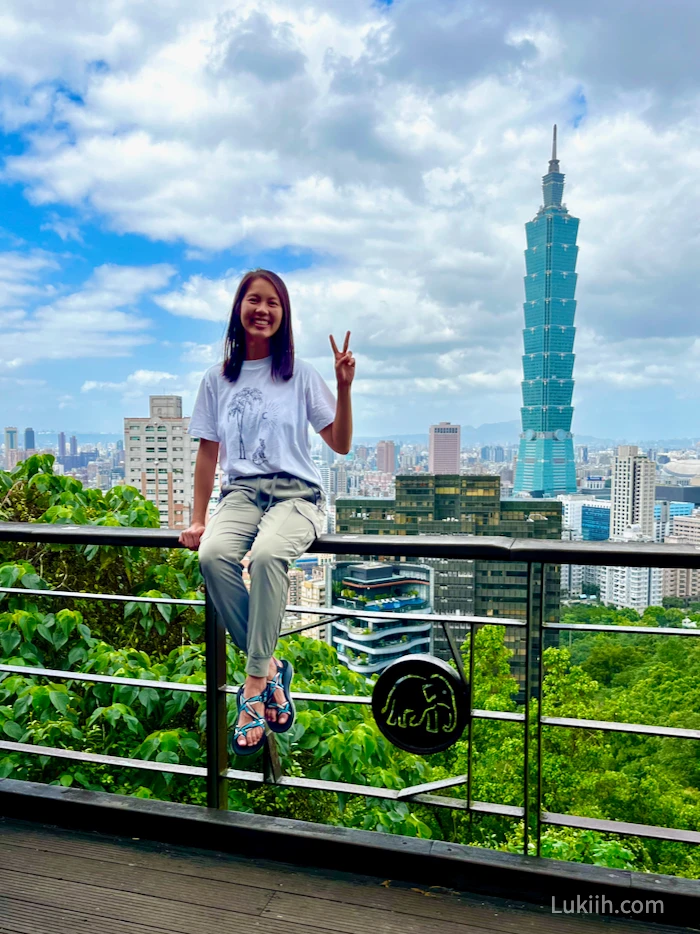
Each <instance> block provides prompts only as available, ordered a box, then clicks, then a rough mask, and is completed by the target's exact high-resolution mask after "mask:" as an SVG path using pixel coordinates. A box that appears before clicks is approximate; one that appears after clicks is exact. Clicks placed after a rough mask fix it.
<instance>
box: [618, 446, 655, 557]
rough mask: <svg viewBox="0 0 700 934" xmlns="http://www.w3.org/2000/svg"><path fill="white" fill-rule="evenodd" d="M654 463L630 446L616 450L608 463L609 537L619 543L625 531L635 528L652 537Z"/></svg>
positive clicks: (637, 449)
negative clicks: (609, 475) (609, 478)
mask: <svg viewBox="0 0 700 934" xmlns="http://www.w3.org/2000/svg"><path fill="white" fill-rule="evenodd" d="M655 495H656V464H655V463H654V461H650V460H649V458H648V457H647V456H646V455H645V454H640V453H639V448H637V447H636V446H634V445H623V446H621V447H618V449H617V454H616V455H615V457H614V458H613V463H612V484H611V487H610V502H611V504H612V507H611V509H612V513H611V518H610V537H611V538H612V539H613V540H614V541H621V540H622V536H623V535H624V533H625V531H626V530H627V529H629V528H631V527H632V526H639V528H640V530H641V533H642V535H645V536H648V537H649V538H650V539H652V540H653V538H654V499H655Z"/></svg>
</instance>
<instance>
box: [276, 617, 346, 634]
mask: <svg viewBox="0 0 700 934" xmlns="http://www.w3.org/2000/svg"><path fill="white" fill-rule="evenodd" d="M337 618H338V617H337V616H331V617H329V618H328V619H326V618H325V617H324V618H323V619H317V620H315V621H314V622H313V623H305V624H304V625H303V626H295V627H294V629H283V630H282V632H280V639H283V638H284V637H285V636H296V635H297V634H298V633H300V632H306V630H307V629H317V628H318V627H319V626H325V625H326V624H327V623H334V622H335V621H336V619H337Z"/></svg>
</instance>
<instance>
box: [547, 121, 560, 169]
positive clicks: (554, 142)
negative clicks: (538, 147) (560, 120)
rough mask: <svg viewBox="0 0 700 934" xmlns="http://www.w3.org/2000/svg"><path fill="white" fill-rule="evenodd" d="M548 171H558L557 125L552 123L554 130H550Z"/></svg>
mask: <svg viewBox="0 0 700 934" xmlns="http://www.w3.org/2000/svg"><path fill="white" fill-rule="evenodd" d="M549 171H550V172H558V171H559V160H558V159H557V125H556V123H555V124H554V130H553V132H552V158H551V159H550V160H549Z"/></svg>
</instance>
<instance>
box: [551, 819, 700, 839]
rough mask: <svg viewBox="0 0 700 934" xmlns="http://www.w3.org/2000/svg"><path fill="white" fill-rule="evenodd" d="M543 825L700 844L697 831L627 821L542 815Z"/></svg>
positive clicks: (699, 834)
mask: <svg viewBox="0 0 700 934" xmlns="http://www.w3.org/2000/svg"><path fill="white" fill-rule="evenodd" d="M541 819H542V823H543V824H552V825H554V826H556V827H575V828H577V829H580V830H595V831H598V832H599V833H617V834H622V835H624V836H629V837H648V838H649V839H651V840H672V841H674V842H675V843H700V832H698V831H697V830H677V829H676V828H675V827H655V826H654V825H653V824H630V823H628V822H627V821H618V820H603V819H602V818H599V817H578V816H576V815H574V814H555V813H552V812H550V811H544V812H543V813H542V818H541Z"/></svg>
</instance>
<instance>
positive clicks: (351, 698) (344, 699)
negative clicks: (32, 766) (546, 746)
mask: <svg viewBox="0 0 700 934" xmlns="http://www.w3.org/2000/svg"><path fill="white" fill-rule="evenodd" d="M0 671H6V672H8V673H9V674H16V675H26V676H27V677H41V678H61V679H65V680H66V681H85V682H87V683H93V682H94V683H102V684H113V685H119V686H122V685H128V686H129V687H138V688H155V689H156V690H163V691H187V692H189V693H191V694H204V692H205V691H206V685H205V684H187V683H185V682H183V681H151V680H146V679H145V678H122V677H120V676H119V675H98V674H91V673H90V672H87V673H84V672H82V671H80V672H78V671H65V670H63V669H60V668H32V667H28V666H21V665H3V664H0ZM225 690H226V693H227V694H238V691H239V690H240V686H239V685H233V684H229V685H227V686H226V689H225ZM292 697H293V698H294V700H300V701H313V702H318V703H331V704H366V705H370V704H371V703H372V696H371V695H368V694H313V693H308V692H302V691H292ZM472 716H473V717H477V718H478V719H480V720H516V721H521V720H524V719H525V715H524V714H522V713H514V712H511V711H506V710H472Z"/></svg>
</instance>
